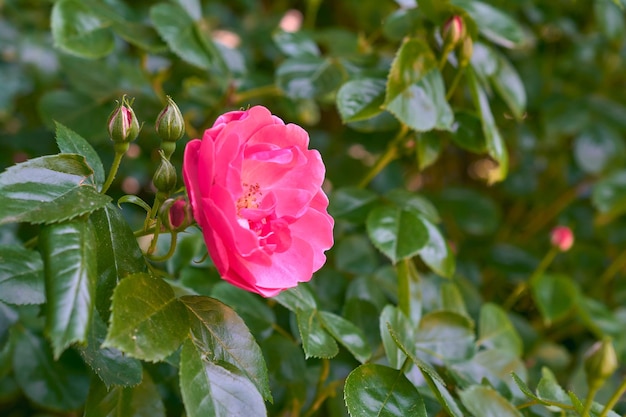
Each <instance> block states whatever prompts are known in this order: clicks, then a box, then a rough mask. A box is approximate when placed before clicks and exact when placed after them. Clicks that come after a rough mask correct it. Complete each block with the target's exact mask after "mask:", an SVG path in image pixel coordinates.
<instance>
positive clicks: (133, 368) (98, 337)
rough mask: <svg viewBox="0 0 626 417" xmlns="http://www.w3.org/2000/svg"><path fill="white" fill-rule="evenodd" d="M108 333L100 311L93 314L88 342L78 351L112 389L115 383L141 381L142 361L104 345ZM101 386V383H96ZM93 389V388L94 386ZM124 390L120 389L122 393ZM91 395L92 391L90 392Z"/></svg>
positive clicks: (125, 383) (132, 383)
mask: <svg viewBox="0 0 626 417" xmlns="http://www.w3.org/2000/svg"><path fill="white" fill-rule="evenodd" d="M106 334H107V326H106V324H105V323H104V322H103V321H102V319H101V318H100V315H99V314H98V313H95V314H94V315H93V320H92V322H91V326H90V329H89V335H88V337H87V343H86V345H84V346H79V347H78V352H79V353H80V355H81V357H82V358H83V360H84V361H85V363H86V364H87V365H89V367H91V369H92V370H93V371H94V372H95V374H96V375H98V377H99V378H100V380H101V381H102V382H103V383H104V385H105V386H106V389H107V390H108V389H110V388H111V387H112V386H114V385H121V386H134V385H137V384H139V383H140V382H141V380H142V379H141V378H142V367H141V362H139V361H138V360H137V359H135V358H131V357H129V356H126V355H124V354H123V353H122V352H120V351H119V350H118V349H115V348H111V347H102V343H103V342H104V339H105V337H106ZM96 385H97V386H100V384H96ZM92 391H93V388H92ZM122 392H123V391H120V394H121V393H122ZM90 396H91V393H90Z"/></svg>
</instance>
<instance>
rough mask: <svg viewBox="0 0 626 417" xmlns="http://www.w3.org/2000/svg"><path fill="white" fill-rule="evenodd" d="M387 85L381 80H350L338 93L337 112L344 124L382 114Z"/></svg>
mask: <svg viewBox="0 0 626 417" xmlns="http://www.w3.org/2000/svg"><path fill="white" fill-rule="evenodd" d="M386 86H387V83H386V81H385V80H384V79H379V78H361V79H356V80H350V81H348V82H347V83H345V84H344V85H342V86H341V88H340V89H339V91H338V92H337V110H339V115H340V116H341V120H342V121H343V122H344V123H349V122H356V121H359V120H366V119H369V118H370V117H374V116H376V115H377V114H379V113H380V112H382V105H383V103H384V101H385V89H386Z"/></svg>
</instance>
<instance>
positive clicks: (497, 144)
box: [467, 68, 509, 183]
mask: <svg viewBox="0 0 626 417" xmlns="http://www.w3.org/2000/svg"><path fill="white" fill-rule="evenodd" d="M467 79H468V82H469V85H470V90H471V92H472V98H473V100H474V106H475V107H476V110H477V111H478V113H479V115H480V118H481V121H482V127H483V134H484V135H485V142H486V144H487V152H488V153H489V156H491V157H492V158H493V159H494V160H495V161H496V163H497V164H498V167H497V168H495V169H493V171H492V172H490V173H489V177H488V182H489V183H494V182H498V181H502V180H504V178H506V175H507V173H508V170H509V155H508V153H507V150H506V147H505V145H504V139H502V136H501V135H500V131H499V130H498V127H497V126H496V122H495V120H494V118H493V114H492V113H491V107H490V105H489V100H488V98H487V94H486V93H485V91H484V90H483V88H482V87H481V86H480V84H479V82H478V79H477V78H476V76H475V75H474V72H473V71H471V69H469V68H468V71H467Z"/></svg>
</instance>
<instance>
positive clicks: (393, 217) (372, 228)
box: [366, 207, 428, 263]
mask: <svg viewBox="0 0 626 417" xmlns="http://www.w3.org/2000/svg"><path fill="white" fill-rule="evenodd" d="M366 226H367V233H368V235H369V237H370V240H371V241H372V243H373V244H374V246H376V247H377V248H378V249H379V250H380V251H381V252H382V253H383V254H384V255H385V256H387V257H388V258H389V259H391V261H392V262H393V263H396V262H398V261H399V260H402V259H406V258H410V257H412V256H414V255H416V254H417V253H419V251H420V250H421V249H422V248H424V247H425V246H426V244H427V243H428V229H427V228H426V226H425V225H424V222H423V221H422V219H421V217H420V216H419V215H417V214H415V213H414V212H412V211H406V210H399V209H396V208H393V207H377V208H375V209H373V210H372V211H371V212H370V214H369V216H367V223H366Z"/></svg>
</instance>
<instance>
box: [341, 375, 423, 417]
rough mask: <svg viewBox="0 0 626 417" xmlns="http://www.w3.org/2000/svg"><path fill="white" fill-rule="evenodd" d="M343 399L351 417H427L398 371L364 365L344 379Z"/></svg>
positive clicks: (419, 399) (410, 385)
mask: <svg viewBox="0 0 626 417" xmlns="http://www.w3.org/2000/svg"><path fill="white" fill-rule="evenodd" d="M344 399H345V401H346V406H347V407H348V411H349V412H350V415H351V416H353V417H369V416H376V417H397V416H404V417H427V414H426V408H425V406H424V400H423V399H422V396H421V395H420V393H419V392H418V391H417V389H416V388H415V387H414V386H413V384H411V382H409V380H408V379H407V378H406V377H405V376H404V374H403V373H402V371H397V370H395V369H391V368H388V367H386V366H382V365H375V364H365V365H361V366H359V367H358V368H356V369H355V370H354V371H352V372H351V373H350V375H348V378H347V379H346V385H345V387H344Z"/></svg>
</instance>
